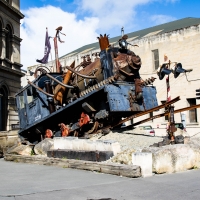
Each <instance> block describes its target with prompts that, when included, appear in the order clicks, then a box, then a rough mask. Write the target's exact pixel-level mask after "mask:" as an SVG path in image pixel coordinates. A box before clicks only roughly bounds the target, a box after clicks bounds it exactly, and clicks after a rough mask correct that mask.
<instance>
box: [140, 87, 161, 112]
mask: <svg viewBox="0 0 200 200" xmlns="http://www.w3.org/2000/svg"><path fill="white" fill-rule="evenodd" d="M142 91H143V97H144V105H145V110H149V109H151V108H154V107H156V106H158V101H157V98H156V94H157V91H156V88H155V87H154V86H146V87H143V88H142Z"/></svg>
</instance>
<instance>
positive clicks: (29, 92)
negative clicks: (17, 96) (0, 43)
mask: <svg viewBox="0 0 200 200" xmlns="http://www.w3.org/2000/svg"><path fill="white" fill-rule="evenodd" d="M26 92H27V102H28V103H31V102H32V101H33V100H34V99H35V98H36V97H37V93H36V89H35V88H33V87H29V88H27V91H26Z"/></svg>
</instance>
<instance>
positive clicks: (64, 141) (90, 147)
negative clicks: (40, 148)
mask: <svg viewBox="0 0 200 200" xmlns="http://www.w3.org/2000/svg"><path fill="white" fill-rule="evenodd" d="M53 149H54V150H57V149H68V150H75V151H78V150H83V151H112V152H113V154H114V155H116V154H118V153H119V152H120V151H121V149H120V144H119V143H118V142H115V141H112V140H97V141H92V140H88V139H78V138H77V137H66V138H63V137H60V138H59V137H56V138H54V148H53Z"/></svg>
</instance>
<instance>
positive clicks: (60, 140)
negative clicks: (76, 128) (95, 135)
mask: <svg viewBox="0 0 200 200" xmlns="http://www.w3.org/2000/svg"><path fill="white" fill-rule="evenodd" d="M77 139H78V138H77V137H55V138H54V149H72V141H73V140H77Z"/></svg>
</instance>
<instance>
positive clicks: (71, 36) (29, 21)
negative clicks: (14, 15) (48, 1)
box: [21, 6, 99, 69]
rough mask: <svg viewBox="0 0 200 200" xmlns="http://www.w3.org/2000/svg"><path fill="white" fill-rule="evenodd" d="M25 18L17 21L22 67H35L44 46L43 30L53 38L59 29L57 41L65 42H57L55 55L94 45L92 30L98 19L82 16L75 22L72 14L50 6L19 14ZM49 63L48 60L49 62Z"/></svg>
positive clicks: (94, 38) (94, 34)
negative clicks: (18, 22) (59, 39)
mask: <svg viewBox="0 0 200 200" xmlns="http://www.w3.org/2000/svg"><path fill="white" fill-rule="evenodd" d="M22 13H23V14H24V15H25V18H24V19H23V20H22V21H21V38H23V41H22V42H21V63H22V64H23V65H24V66H23V68H25V69H26V68H27V67H28V66H31V65H34V64H37V62H36V61H35V60H36V59H41V58H42V57H43V55H44V43H45V34H46V27H48V33H49V36H55V33H56V31H55V29H56V28H57V27H58V26H63V30H62V32H63V33H65V34H66V37H65V36H63V35H61V40H64V41H65V43H62V44H61V43H58V46H59V49H58V53H59V56H62V55H65V54H66V53H68V52H70V51H73V50H74V49H77V48H79V47H81V46H83V45H85V44H89V43H92V42H96V41H97V40H96V37H97V36H98V34H97V33H96V29H97V27H98V23H99V20H98V19H97V18H95V17H85V18H83V19H82V20H77V19H76V15H75V14H72V13H68V12H64V11H63V10H61V9H60V8H56V7H53V6H47V7H41V8H30V9H28V10H24V11H22ZM51 46H52V56H53V58H54V47H53V40H51ZM49 60H50V59H49Z"/></svg>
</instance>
